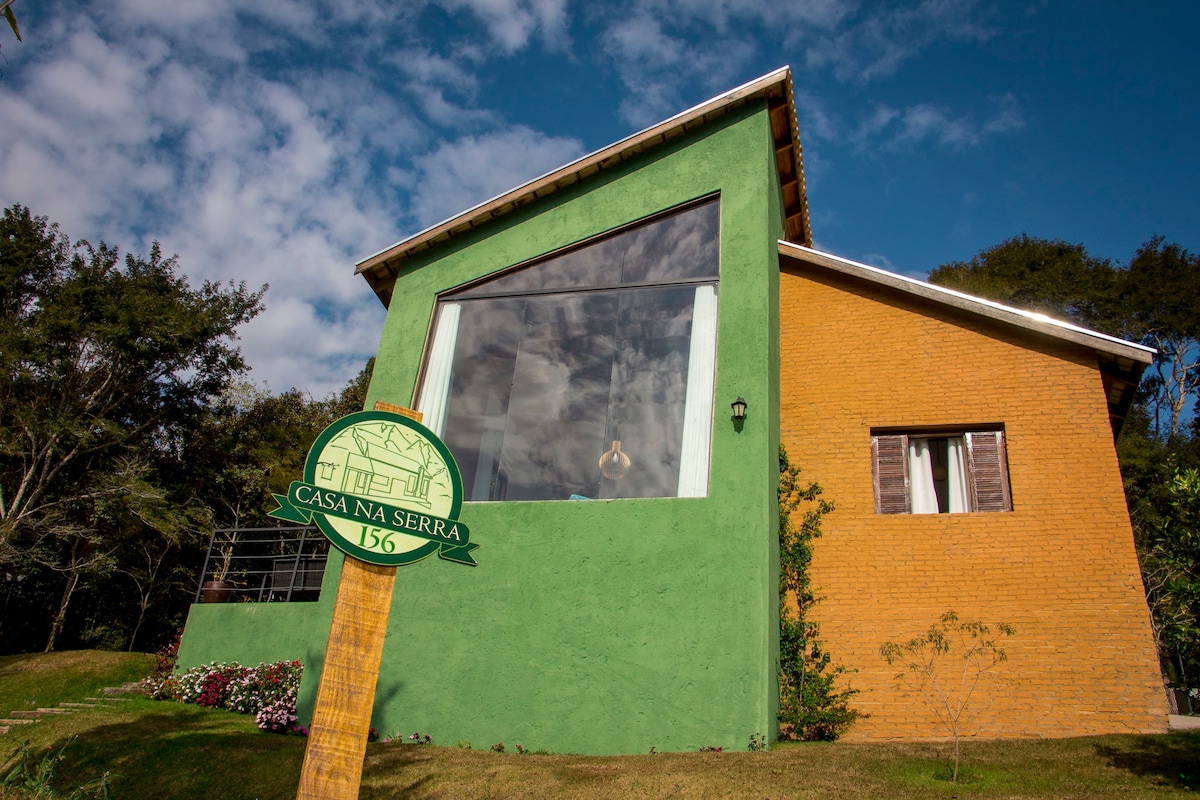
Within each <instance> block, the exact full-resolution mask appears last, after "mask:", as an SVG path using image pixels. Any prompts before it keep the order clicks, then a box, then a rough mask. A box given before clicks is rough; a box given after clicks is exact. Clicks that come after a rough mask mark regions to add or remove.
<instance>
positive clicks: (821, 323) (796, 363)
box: [780, 267, 1167, 740]
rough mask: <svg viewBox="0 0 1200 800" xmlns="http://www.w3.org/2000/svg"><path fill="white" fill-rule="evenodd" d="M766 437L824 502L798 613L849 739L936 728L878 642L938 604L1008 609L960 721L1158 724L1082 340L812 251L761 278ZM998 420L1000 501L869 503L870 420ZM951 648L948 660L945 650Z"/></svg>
mask: <svg viewBox="0 0 1200 800" xmlns="http://www.w3.org/2000/svg"><path fill="white" fill-rule="evenodd" d="M780 318H781V320H782V323H781V324H782V330H781V343H780V344H781V354H780V355H781V362H782V363H781V372H780V389H781V391H780V395H781V401H780V404H781V406H780V427H781V439H782V442H783V444H784V445H785V446H786V447H787V449H788V453H789V456H790V458H791V461H792V463H793V464H795V465H798V466H800V467H801V468H802V469H803V472H802V475H801V477H802V478H804V479H806V480H815V481H817V482H819V483H820V484H821V485H822V486H823V487H824V489H825V496H826V497H827V498H828V499H831V500H833V501H834V502H835V503H836V504H837V509H836V510H835V511H834V512H833V513H832V514H831V515H830V516H829V517H827V518H826V524H825V525H824V531H825V534H824V536H823V537H822V538H821V539H819V540H818V541H817V543H816V546H815V555H814V560H813V567H812V578H813V585H814V589H815V592H816V594H817V596H818V598H819V603H818V604H817V606H816V608H815V612H814V617H815V620H816V621H817V622H819V623H820V625H821V638H822V640H823V641H824V642H825V644H826V646H827V649H828V651H829V652H830V653H831V654H832V655H833V657H834V659H835V661H836V662H837V663H839V664H842V665H844V666H846V667H848V668H850V669H852V670H855V673H854V674H853V675H852V676H851V677H850V682H851V684H852V685H853V686H854V687H855V688H856V689H859V690H861V694H859V695H858V696H857V697H856V698H855V699H854V701H853V705H854V706H855V707H856V708H858V709H859V710H860V711H862V712H865V713H866V714H867V715H869V716H867V717H866V718H864V719H861V720H860V721H859V722H857V723H856V724H855V726H854V727H853V728H852V730H851V732H850V734H849V738H851V739H859V740H863V739H879V738H893V737H906V738H936V737H942V736H945V735H946V734H947V731H946V729H945V728H944V727H942V726H941V725H940V724H939V723H938V722H937V721H936V720H935V719H934V717H933V716H932V714H931V712H930V711H929V710H928V708H927V707H926V705H925V704H924V703H923V702H922V701H921V700H920V699H918V697H916V696H914V695H909V694H905V693H903V692H901V691H898V690H897V689H896V687H895V683H894V676H895V674H896V671H897V668H895V667H889V666H888V665H887V664H886V663H885V662H884V661H883V659H882V658H881V657H880V655H879V647H880V645H881V644H883V643H884V642H887V641H907V640H908V639H910V638H912V637H914V636H916V635H918V634H920V633H922V632H923V631H925V630H926V629H927V628H928V627H929V625H930V624H931V623H933V622H934V621H936V620H937V619H938V617H939V616H940V615H941V614H942V612H944V611H948V610H954V611H956V612H958V614H959V616H960V618H962V619H970V620H974V619H979V620H982V621H984V622H987V623H993V624H994V623H997V622H1007V623H1009V624H1011V625H1013V626H1014V627H1015V628H1016V635H1015V636H1014V637H1012V638H1011V639H1007V640H1005V646H1006V649H1007V651H1008V656H1009V658H1008V661H1007V662H1006V663H1004V664H1002V665H1001V666H1000V667H999V669H998V671H997V674H998V675H1000V676H1001V677H1002V678H1003V679H1004V683H1002V684H1000V685H996V686H990V687H987V686H985V688H984V690H983V693H982V694H980V695H978V696H977V697H976V699H975V700H974V701H972V705H971V706H970V707H969V708H968V711H967V713H966V714H964V717H963V727H962V733H963V734H964V735H967V736H984V737H1025V736H1078V735H1088V734H1101V733H1132V732H1161V731H1165V729H1166V713H1167V709H1166V701H1165V695H1164V691H1163V685H1162V681H1161V677H1160V674H1159V669H1158V662H1157V659H1156V658H1155V653H1154V645H1153V641H1152V638H1151V632H1150V626H1149V621H1148V612H1147V609H1146V602H1145V598H1144V594H1143V588H1142V581H1141V577H1140V575H1139V572H1138V566H1137V559H1136V556H1135V554H1134V549H1133V537H1132V533H1131V530H1130V526H1129V518H1128V515H1127V513H1126V509H1125V503H1124V496H1123V494H1122V490H1121V480H1120V475H1119V473H1118V470H1117V460H1116V453H1115V450H1114V448H1113V440H1112V434H1111V430H1110V428H1109V423H1108V417H1107V411H1106V406H1105V401H1104V393H1103V389H1102V386H1101V380H1100V375H1099V373H1098V371H1097V368H1096V359H1095V355H1094V354H1093V353H1092V352H1091V351H1089V350H1085V349H1083V348H1081V347H1079V346H1076V345H1071V344H1069V343H1066V342H1058V341H1055V340H1049V339H1046V338H1044V337H1040V338H1035V337H1034V336H1033V335H1032V334H1024V333H1021V332H1019V331H1016V330H1015V329H1009V328H1006V327H1002V326H1000V325H999V324H996V323H990V322H987V321H986V320H983V319H981V318H974V317H972V316H970V315H968V314H965V313H964V312H959V311H955V310H952V309H947V308H941V307H939V306H937V305H934V304H932V303H928V302H926V301H922V300H918V299H916V298H909V297H907V296H903V295H900V294H899V293H896V292H893V291H892V290H889V289H887V288H886V287H879V286H875V285H872V284H866V283H862V282H859V281H856V280H855V279H852V278H847V277H842V276H837V275H835V274H832V273H827V272H824V271H822V270H819V268H811V271H810V268H807V267H806V268H802V269H799V270H796V271H792V272H788V271H785V272H784V274H783V275H782V276H781V280H780ZM989 422H1001V423H1003V424H1004V426H1005V430H1006V435H1007V451H1008V464H1009V477H1010V482H1011V486H1012V500H1013V511H1012V512H1008V513H991V514H984V513H975V514H940V515H888V516H883V515H877V514H876V513H875V511H874V500H873V490H872V484H871V455H870V430H871V428H872V427H885V426H905V427H908V426H911V427H913V428H921V427H923V426H933V425H946V424H955V425H957V424H963V425H969V424H972V423H975V424H978V423H989ZM960 663H961V662H960Z"/></svg>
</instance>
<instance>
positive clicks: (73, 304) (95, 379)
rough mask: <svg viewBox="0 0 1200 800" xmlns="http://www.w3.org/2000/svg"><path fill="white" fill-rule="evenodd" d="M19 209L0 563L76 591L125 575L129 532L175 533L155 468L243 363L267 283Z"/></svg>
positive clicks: (6, 303) (7, 278) (58, 619)
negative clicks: (133, 248) (196, 282)
mask: <svg viewBox="0 0 1200 800" xmlns="http://www.w3.org/2000/svg"><path fill="white" fill-rule="evenodd" d="M177 267H178V265H177V262H176V259H175V258H173V257H172V258H164V257H163V255H162V253H161V251H160V250H159V247H158V244H157V243H155V244H154V245H153V247H152V248H151V250H150V254H149V257H148V258H141V257H135V256H132V255H127V256H125V258H124V259H123V260H122V259H121V257H120V255H119V253H118V251H117V250H116V249H115V248H110V247H108V246H107V245H105V244H104V243H101V244H100V245H99V246H98V247H93V246H92V245H90V244H89V243H87V242H80V243H78V244H76V245H74V246H71V245H70V244H69V242H68V240H67V239H66V237H65V236H63V235H62V234H61V233H59V231H58V228H57V226H56V225H49V224H48V223H47V221H46V219H45V218H43V217H34V216H33V215H32V214H31V213H30V212H29V210H28V209H26V208H23V207H21V206H13V207H11V208H8V209H5V210H4V214H3V218H2V219H0V373H2V374H3V375H4V376H5V379H4V380H3V381H0V564H5V565H17V566H19V567H22V568H24V567H27V566H29V565H35V566H34V567H31V568H36V567H40V568H41V569H42V570H45V571H48V572H50V573H58V574H59V575H60V576H61V577H60V580H61V586H62V591H61V592H60V594H59V597H58V599H57V601H56V602H54V605H53V610H52V612H51V620H52V622H51V625H50V630H49V636H48V638H47V642H46V649H47V650H49V649H52V648H53V647H54V644H55V639H56V636H57V635H58V633H59V632H60V631H61V630H62V628H63V625H64V622H65V618H66V613H67V610H68V606H69V603H70V601H71V598H72V597H73V596H74V595H75V593H76V592H78V591H80V590H81V589H82V588H84V587H86V586H88V585H94V584H95V583H96V582H97V581H98V580H99V579H100V578H102V577H107V576H110V575H111V574H112V573H113V572H115V571H116V570H117V569H118V556H117V553H118V551H119V550H120V549H121V547H122V543H123V541H124V540H127V539H129V538H141V539H143V540H145V539H148V538H152V537H155V536H160V537H162V538H163V539H164V540H167V541H168V542H170V541H171V540H176V541H177V539H178V536H179V535H180V533H181V532H180V530H179V529H178V528H177V527H176V525H175V522H174V521H175V520H176V519H177V518H178V517H177V515H176V514H174V513H172V510H171V509H169V508H168V507H167V506H166V505H165V504H164V503H163V500H164V496H165V489H164V486H163V482H162V480H161V479H160V476H159V474H158V472H159V469H160V467H161V464H162V462H163V461H164V460H167V459H169V458H170V456H171V455H172V450H171V448H172V445H173V444H174V443H175V442H176V441H177V440H178V435H179V431H180V430H181V429H182V428H184V427H185V426H187V425H188V424H189V423H190V422H191V421H192V420H194V419H195V417H196V415H197V414H198V413H199V412H200V411H201V410H202V409H203V408H204V406H205V404H206V403H207V402H208V400H209V399H210V398H211V397H213V396H214V395H216V394H218V393H220V392H221V391H222V390H223V389H224V388H225V386H226V385H227V384H228V383H229V381H230V380H231V379H232V378H233V377H234V376H236V375H237V374H238V373H240V372H241V371H242V370H243V369H244V368H245V364H244V362H243V361H242V358H241V355H240V353H239V352H238V349H237V348H236V347H235V346H234V345H233V344H232V340H233V338H234V337H235V334H236V330H237V328H238V326H239V325H241V324H242V323H244V322H246V321H248V320H250V319H251V318H253V317H254V316H255V315H256V314H257V313H258V311H259V310H260V309H261V298H262V291H261V290H260V291H259V292H251V291H249V290H247V289H246V287H245V285H230V286H228V287H226V286H222V285H219V284H214V283H209V282H205V283H203V284H202V285H201V286H199V287H198V288H193V287H191V286H190V285H189V284H188V282H187V280H186V279H185V278H183V277H180V276H179V275H177V274H176V273H177Z"/></svg>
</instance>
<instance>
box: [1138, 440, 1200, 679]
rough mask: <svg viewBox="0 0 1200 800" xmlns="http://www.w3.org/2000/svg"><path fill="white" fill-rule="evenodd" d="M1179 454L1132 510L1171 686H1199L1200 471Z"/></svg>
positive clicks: (1167, 461) (1162, 464) (1170, 459)
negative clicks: (1186, 465) (1185, 462)
mask: <svg viewBox="0 0 1200 800" xmlns="http://www.w3.org/2000/svg"><path fill="white" fill-rule="evenodd" d="M1179 461H1180V459H1179V458H1177V457H1176V456H1175V455H1172V456H1168V457H1166V458H1165V459H1164V460H1163V461H1162V462H1160V463H1159V464H1157V465H1156V466H1157V476H1156V477H1157V479H1156V480H1154V481H1151V482H1149V486H1148V488H1147V489H1146V490H1145V491H1144V492H1143V493H1142V494H1141V495H1140V496H1139V497H1138V500H1137V502H1136V504H1134V506H1133V508H1132V517H1133V525H1134V534H1135V536H1136V540H1137V544H1138V548H1137V550H1138V560H1139V562H1140V563H1141V567H1142V578H1143V580H1144V581H1145V584H1146V598H1147V601H1148V602H1149V605H1150V611H1151V620H1152V623H1153V628H1154V636H1155V643H1156V644H1157V645H1158V651H1159V658H1160V661H1161V663H1162V665H1163V672H1164V674H1165V676H1166V677H1167V678H1168V681H1169V683H1171V684H1173V685H1174V686H1176V687H1178V688H1181V689H1196V688H1200V469H1197V468H1196V467H1195V466H1190V467H1185V466H1181V465H1180V463H1179Z"/></svg>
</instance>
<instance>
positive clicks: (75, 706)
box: [58, 703, 96, 708]
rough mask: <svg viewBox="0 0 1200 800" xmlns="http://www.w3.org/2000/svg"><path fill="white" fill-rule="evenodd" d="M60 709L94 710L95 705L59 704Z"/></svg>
mask: <svg viewBox="0 0 1200 800" xmlns="http://www.w3.org/2000/svg"><path fill="white" fill-rule="evenodd" d="M58 705H59V707H60V708H95V707H96V704H95V703H59V704H58Z"/></svg>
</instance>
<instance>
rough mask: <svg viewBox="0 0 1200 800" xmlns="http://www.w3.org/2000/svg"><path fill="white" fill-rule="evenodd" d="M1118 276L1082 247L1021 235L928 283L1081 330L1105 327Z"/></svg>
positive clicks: (944, 268)
mask: <svg viewBox="0 0 1200 800" xmlns="http://www.w3.org/2000/svg"><path fill="white" fill-rule="evenodd" d="M1115 278H1116V270H1114V268H1113V266H1112V264H1111V263H1109V262H1108V261H1107V260H1105V259H1100V258H1094V257H1093V256H1091V255H1089V254H1088V252H1087V248H1086V247H1084V246H1083V245H1081V244H1070V243H1068V242H1064V241H1062V240H1059V239H1038V238H1036V237H1031V236H1028V235H1027V234H1024V233H1023V234H1021V235H1020V236H1014V237H1013V238H1011V239H1008V240H1007V241H1004V242H1001V243H1000V244H998V245H995V246H994V247H990V248H988V249H986V250H982V251H980V252H979V254H978V255H976V256H975V257H974V258H972V259H971V260H970V261H952V262H950V263H948V264H943V265H941V266H940V267H938V268H937V269H935V270H933V271H932V272H930V273H929V281H930V283H935V284H937V285H939V286H945V287H946V288H948V289H956V290H958V291H960V292H966V293H968V294H973V295H977V296H979V297H986V298H988V299H991V300H996V301H999V302H1001V303H1005V304H1007V305H1011V306H1016V307H1018V308H1027V309H1029V310H1031V311H1039V312H1041V313H1043V314H1047V315H1050V316H1055V317H1059V318H1061V319H1065V320H1069V321H1072V322H1076V323H1078V324H1081V325H1089V326H1096V325H1103V324H1105V322H1106V313H1105V311H1104V309H1107V307H1108V306H1107V301H1108V299H1109V298H1110V297H1111V296H1112V291H1113V282H1114V280H1115Z"/></svg>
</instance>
